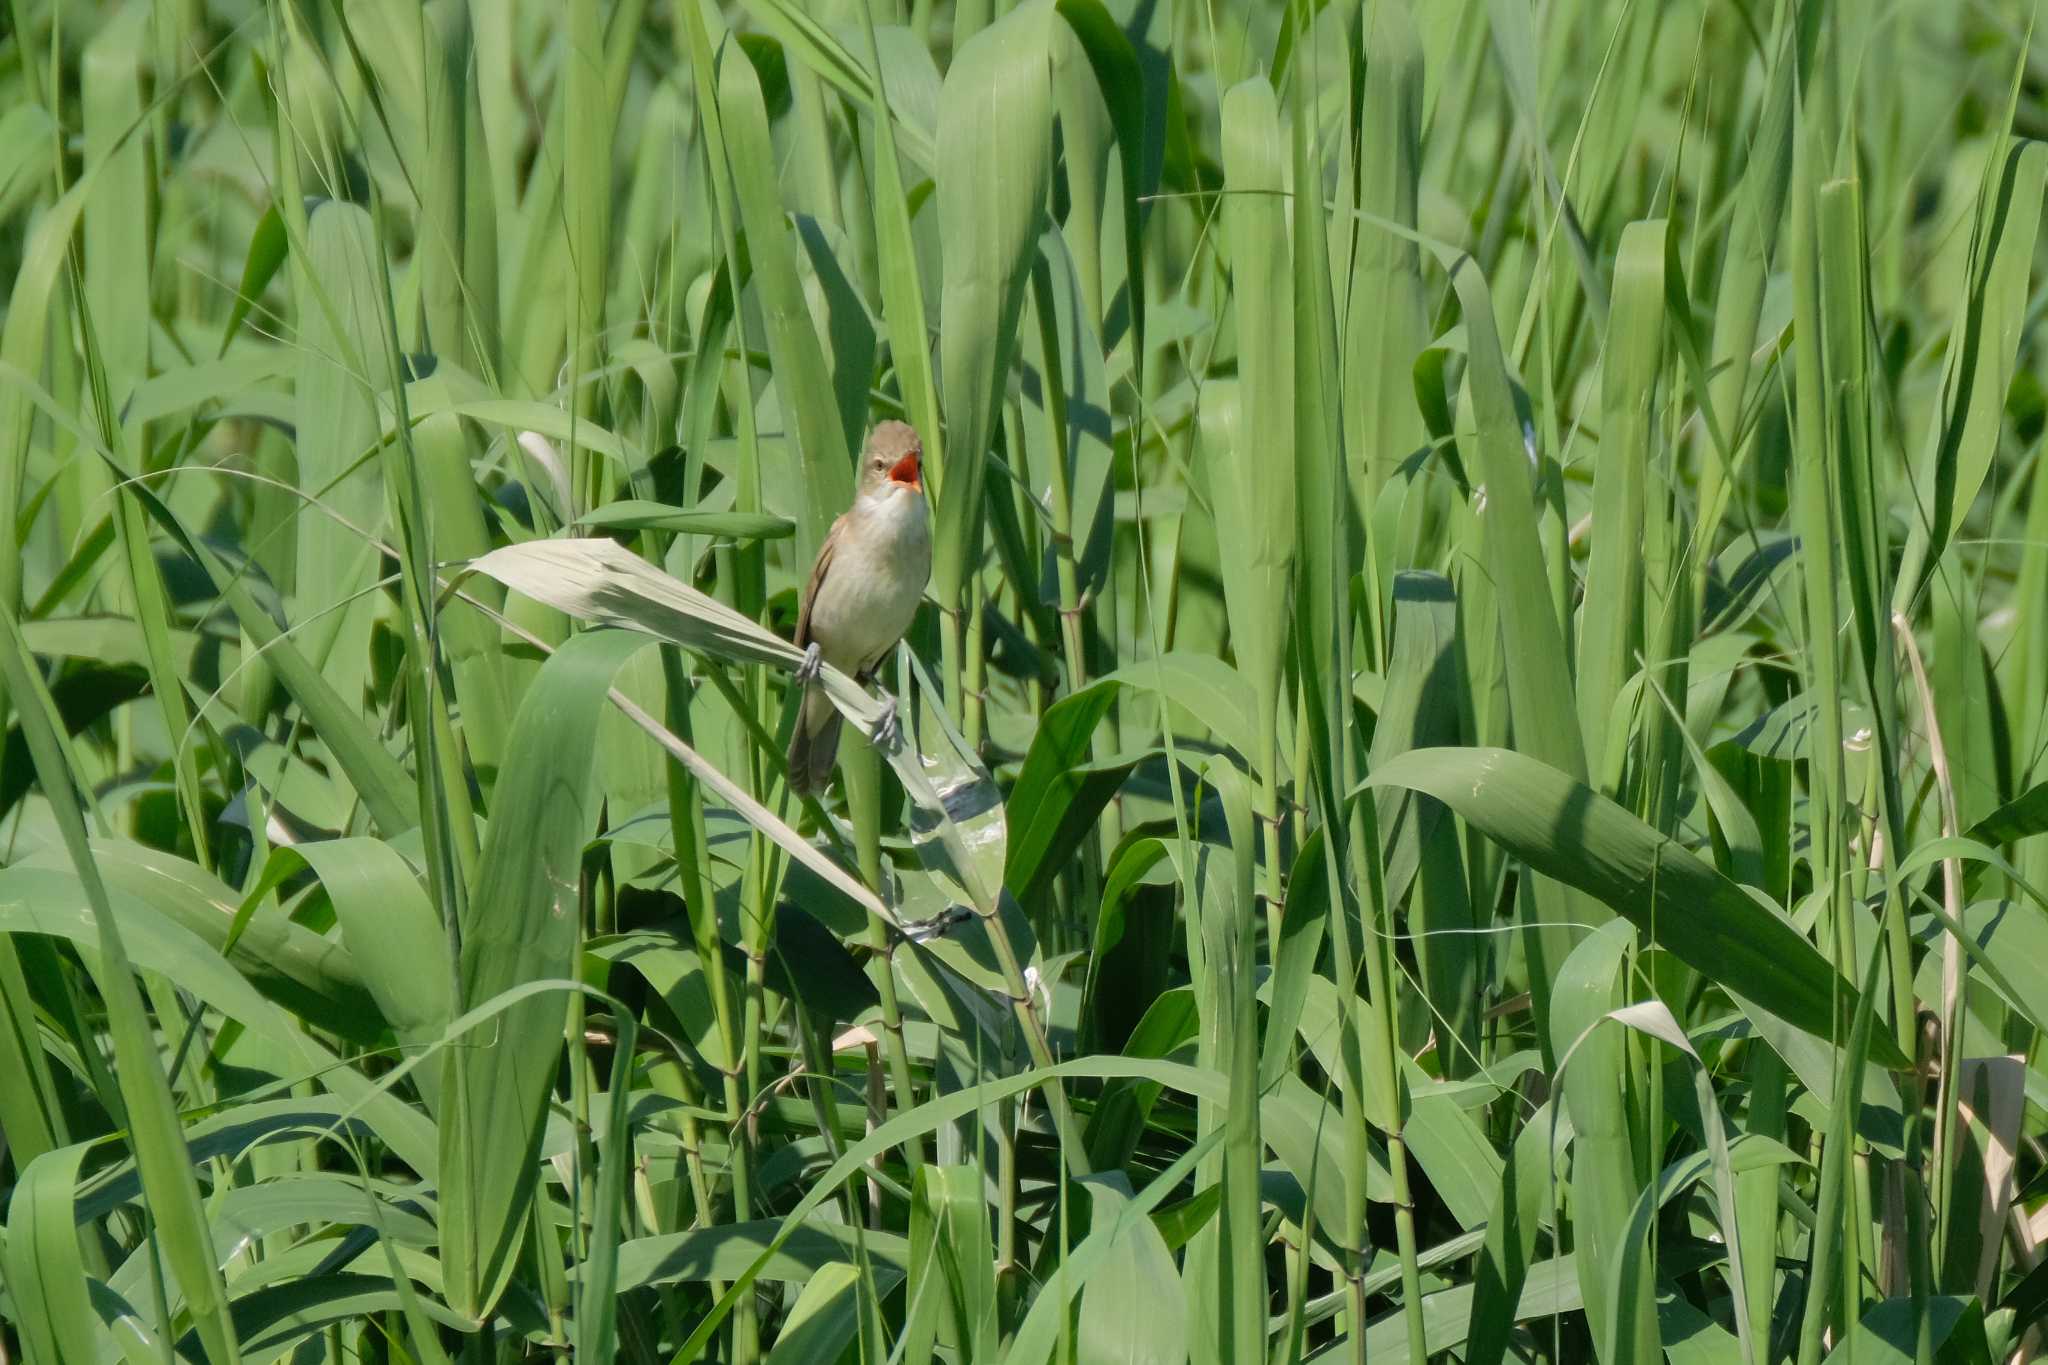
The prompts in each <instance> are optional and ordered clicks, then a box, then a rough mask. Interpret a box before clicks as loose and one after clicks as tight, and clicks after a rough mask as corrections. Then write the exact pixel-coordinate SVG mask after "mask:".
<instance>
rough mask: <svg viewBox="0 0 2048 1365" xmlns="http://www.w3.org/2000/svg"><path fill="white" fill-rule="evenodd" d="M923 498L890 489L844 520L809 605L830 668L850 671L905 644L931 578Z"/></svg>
mask: <svg viewBox="0 0 2048 1365" xmlns="http://www.w3.org/2000/svg"><path fill="white" fill-rule="evenodd" d="M931 567H932V541H931V524H930V517H929V514H928V513H927V511H926V510H925V501H924V497H923V495H922V494H920V493H919V492H917V490H915V489H911V488H902V487H891V488H889V489H888V490H887V491H886V492H885V493H884V494H883V495H881V496H878V497H873V498H864V499H862V500H861V501H860V502H859V503H857V504H856V505H855V506H854V508H853V510H852V512H851V513H850V514H849V515H848V525H847V526H846V528H845V532H844V533H843V534H842V535H841V537H840V542H839V544H838V545H836V546H834V547H833V552H832V563H831V564H830V566H828V567H827V568H826V570H825V578H824V581H823V582H822V583H820V584H819V585H818V596H817V600H816V601H815V602H813V603H812V604H811V635H812V637H813V638H815V639H816V640H817V642H818V646H819V648H820V649H821V650H822V651H823V653H824V655H825V657H826V658H827V659H829V660H831V662H832V664H833V666H834V667H835V668H840V669H844V670H846V671H848V672H852V671H855V670H857V669H859V668H861V667H862V666H863V665H865V664H867V663H868V662H869V661H871V660H873V659H875V658H876V657H877V656H879V655H881V654H882V653H883V652H885V651H886V650H888V649H890V648H891V647H892V646H894V645H895V643H896V642H897V641H898V640H900V639H902V638H903V632H904V631H905V630H906V629H908V628H909V626H910V621H911V618H912V617H914V616H915V615H916V614H917V604H918V601H919V599H921V598H922V597H923V596H924V586H925V582H926V580H927V579H929V578H930V577H931Z"/></svg>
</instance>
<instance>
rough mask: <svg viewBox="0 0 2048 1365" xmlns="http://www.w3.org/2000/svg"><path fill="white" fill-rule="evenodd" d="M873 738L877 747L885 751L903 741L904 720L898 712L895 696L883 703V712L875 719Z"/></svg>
mask: <svg viewBox="0 0 2048 1365" xmlns="http://www.w3.org/2000/svg"><path fill="white" fill-rule="evenodd" d="M873 739H874V743H875V747H876V748H878V749H882V750H885V751H886V750H893V749H894V748H896V746H897V745H899V744H901V743H902V742H903V722H902V719H901V718H900V717H899V716H898V715H897V714H896V699H895V698H894V697H891V698H889V700H887V701H886V702H884V703H882V714H881V717H880V718H879V719H877V720H876V721H875V728H874V732H873Z"/></svg>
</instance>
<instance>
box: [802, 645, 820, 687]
mask: <svg viewBox="0 0 2048 1365" xmlns="http://www.w3.org/2000/svg"><path fill="white" fill-rule="evenodd" d="M824 671H825V655H824V653H823V652H822V651H820V650H819V648H818V642H817V641H816V640H813V641H811V642H810V644H808V645H806V646H805V647H804V661H803V662H802V663H800V664H798V665H797V666H796V685H797V686H798V687H809V686H810V685H811V684H812V683H814V682H816V681H817V680H818V675H819V674H820V673H822V672H824Z"/></svg>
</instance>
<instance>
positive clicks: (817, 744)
mask: <svg viewBox="0 0 2048 1365" xmlns="http://www.w3.org/2000/svg"><path fill="white" fill-rule="evenodd" d="M839 724H840V715H839V709H838V708H837V707H835V706H833V705H832V701H831V699H830V698H829V697H827V696H826V695H825V689H824V688H822V687H811V688H807V689H806V690H805V692H804V704H803V709H802V710H801V711H799V712H798V713H797V718H796V732H795V733H794V734H792V735H791V736H790V737H789V789H790V790H791V791H793V792H795V793H796V794H797V795H798V796H808V795H810V794H811V793H812V792H821V791H823V790H825V788H826V786H827V785H828V784H829V783H830V782H831V781H832V762H833V760H834V759H836V758H837V757H838V756H839Z"/></svg>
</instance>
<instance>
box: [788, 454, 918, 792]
mask: <svg viewBox="0 0 2048 1365" xmlns="http://www.w3.org/2000/svg"><path fill="white" fill-rule="evenodd" d="M923 457H924V448H923V446H922V444H921V443H920V442H919V441H918V438H917V432H916V431H914V430H913V429H911V428H910V427H909V426H908V425H906V424H905V423H902V422H883V423H881V424H879V425H878V426H876V427H875V429H874V430H873V431H872V432H870V433H869V434H868V439H867V444H866V446H865V447H863V448H862V450H861V458H860V469H859V474H858V480H859V482H858V485H857V488H856V491H855V493H854V499H853V506H852V507H850V508H848V509H847V510H846V513H845V514H844V515H843V516H841V517H840V518H839V520H837V521H835V522H833V523H832V529H831V531H830V532H829V533H827V534H826V536H825V543H824V544H823V545H821V546H819V547H818V559H817V562H816V563H815V564H813V565H812V566H811V577H810V581H809V582H808V583H806V584H805V585H804V595H803V603H802V606H801V607H800V608H799V609H798V611H797V618H796V644H797V647H798V648H799V649H804V650H807V651H808V650H813V649H815V650H816V653H817V657H818V658H819V659H822V660H823V661H824V662H826V663H829V664H831V665H832V666H833V667H834V668H836V669H838V670H839V671H840V672H842V673H850V674H852V675H853V676H854V677H855V678H857V679H859V680H860V681H861V683H863V684H865V683H866V682H867V681H868V679H869V678H870V676H872V674H873V673H874V670H875V668H876V667H877V666H878V665H879V664H880V663H881V662H882V660H884V659H886V658H887V657H888V656H889V652H890V651H891V650H893V649H895V648H896V642H897V641H898V640H900V639H902V638H903V632H904V631H905V630H907V629H908V628H909V626H910V621H911V618H912V617H914V616H915V615H916V614H917V604H918V602H919V600H920V599H922V598H923V596H924V585H925V581H926V580H927V579H928V578H930V576H931V568H932V542H931V525H930V515H929V513H928V512H927V511H926V509H925V502H924V480H923V467H922V460H923ZM799 676H800V677H802V674H799ZM803 681H804V682H805V684H806V685H805V688H804V700H803V706H802V708H801V709H800V710H799V711H798V713H797V722H796V730H795V733H793V734H792V735H791V736H790V740H789V785H790V789H791V790H792V791H794V792H796V793H797V794H798V795H803V794H805V793H809V792H815V791H822V790H823V789H824V788H825V786H826V784H827V783H829V782H830V781H831V780H832V764H833V760H834V759H835V758H836V757H837V756H838V753H839V724H840V716H839V712H838V710H837V709H836V708H835V707H834V706H833V705H832V702H831V699H830V698H828V697H827V696H826V695H825V689H824V688H823V687H821V686H819V685H818V684H817V683H816V682H814V681H811V680H810V679H809V678H803Z"/></svg>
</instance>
